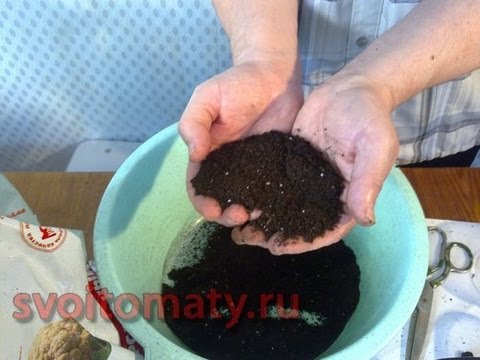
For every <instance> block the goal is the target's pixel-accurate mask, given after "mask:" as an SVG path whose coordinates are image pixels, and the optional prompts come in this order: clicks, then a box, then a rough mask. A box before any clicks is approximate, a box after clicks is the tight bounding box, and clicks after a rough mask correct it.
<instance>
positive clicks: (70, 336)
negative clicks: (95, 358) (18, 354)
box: [28, 319, 92, 360]
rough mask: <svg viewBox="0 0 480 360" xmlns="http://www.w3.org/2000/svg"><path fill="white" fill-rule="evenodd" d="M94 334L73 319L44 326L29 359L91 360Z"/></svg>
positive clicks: (36, 338)
mask: <svg viewBox="0 0 480 360" xmlns="http://www.w3.org/2000/svg"><path fill="white" fill-rule="evenodd" d="M91 338H92V335H90V333H89V332H88V331H87V330H85V329H84V328H83V327H82V326H81V325H80V324H79V323H78V322H76V321H75V320H73V319H65V320H61V321H57V322H54V323H51V324H47V325H45V326H43V327H42V328H41V329H40V331H39V332H38V333H37V336H35V340H34V341H33V345H32V347H31V349H30V352H29V354H28V359H29V360H90V359H91V358H92V357H91V347H90V343H91V340H92V339H91Z"/></svg>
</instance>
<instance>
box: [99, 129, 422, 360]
mask: <svg viewBox="0 0 480 360" xmlns="http://www.w3.org/2000/svg"><path fill="white" fill-rule="evenodd" d="M177 127H178V123H175V124H172V125H170V126H169V127H167V128H165V129H163V130H162V131H160V132H158V133H157V134H155V135H153V136H152V137H151V138H149V139H148V140H147V141H146V142H144V143H143V144H142V145H140V146H139V147H138V148H137V149H136V150H135V151H134V152H133V153H132V154H131V155H130V156H129V157H128V158H127V160H126V161H125V162H124V163H123V164H122V165H121V166H120V168H119V169H118V170H117V172H116V173H115V174H114V176H113V177H112V179H111V180H110V182H109V184H108V185H107V187H106V189H105V192H104V194H103V196H102V198H101V200H100V204H99V207H98V211H97V215H96V218H95V223H94V229H93V250H94V259H95V262H96V266H97V275H98V277H99V280H100V283H101V284H102V286H103V287H106V288H108V290H109V292H110V293H112V294H114V295H115V296H117V295H118V294H121V293H123V292H124V291H123V290H122V286H121V282H120V279H119V278H118V276H117V274H116V273H115V272H114V271H112V270H113V269H114V266H113V263H112V259H111V258H110V256H109V251H108V247H109V245H108V242H107V241H102V240H104V239H106V236H105V234H107V233H108V231H107V230H108V221H107V220H106V219H108V216H109V214H110V213H111V212H110V210H109V209H110V206H111V204H113V203H114V200H115V198H116V191H117V190H118V189H119V188H121V185H122V183H123V182H124V181H125V179H126V177H127V175H128V173H129V170H130V169H131V168H133V167H134V166H133V165H135V164H136V163H137V162H138V161H139V160H140V159H141V158H142V157H143V155H144V154H146V153H148V152H149V151H151V150H152V149H153V148H155V146H157V145H158V143H160V142H162V141H164V140H166V139H169V138H171V137H178V130H177ZM389 177H391V178H393V180H394V181H396V183H397V185H398V188H399V190H400V191H401V192H403V193H404V195H405V196H406V197H407V198H410V199H412V200H413V201H408V204H407V206H408V210H409V211H410V212H411V214H412V217H413V218H415V219H421V220H423V221H415V222H414V223H413V224H412V225H413V229H412V232H413V234H414V236H415V238H417V239H418V241H415V242H414V243H413V249H412V251H413V252H414V254H415V256H414V257H413V260H412V265H411V267H410V271H409V273H408V274H407V275H406V279H405V286H404V287H402V288H401V290H400V293H399V296H398V297H397V298H396V300H395V304H394V305H395V306H392V308H390V310H389V311H388V312H387V313H386V314H385V316H384V317H383V318H382V319H381V320H380V321H379V322H378V323H376V324H375V325H374V326H373V327H372V329H371V330H370V331H368V332H367V333H365V335H364V336H363V337H362V338H360V339H358V340H356V341H355V342H353V343H351V344H350V345H348V346H347V347H345V348H343V349H341V350H340V351H338V352H335V353H334V354H329V355H327V356H326V357H322V359H330V360H334V359H335V360H337V359H349V358H358V355H359V354H363V355H362V356H365V358H371V357H372V356H374V355H375V354H377V353H378V352H379V351H381V350H382V348H384V347H385V346H386V345H388V343H389V342H390V341H391V340H392V339H393V338H394V336H395V335H396V334H397V333H398V332H399V331H400V329H401V328H402V327H403V326H404V325H405V324H403V323H398V324H397V326H396V328H395V329H394V330H395V331H392V327H391V325H390V324H389V322H391V321H392V320H395V318H396V317H398V316H400V315H402V316H404V314H405V313H412V312H413V310H414V309H415V306H416V304H417V302H418V300H419V298H420V294H421V291H422V288H423V285H424V281H421V282H420V281H418V280H417V281H414V273H416V272H419V271H423V272H425V274H426V272H427V267H428V232H427V226H426V222H425V216H424V213H423V209H422V207H421V205H420V202H419V200H418V197H417V195H416V193H415V191H414V190H413V188H412V186H411V184H410V183H409V181H408V180H407V178H406V177H405V175H404V174H403V173H402V172H401V171H400V169H398V168H395V167H394V168H393V169H392V170H391V172H390V174H389ZM107 238H108V237H107ZM422 239H423V240H422ZM100 254H102V256H101V257H100ZM413 295H415V296H413ZM112 311H113V309H112ZM119 321H120V323H121V324H122V325H123V327H124V328H125V329H126V330H127V331H128V332H129V333H131V334H132V336H133V337H134V338H135V339H136V340H137V341H139V342H140V343H141V345H142V346H143V347H144V350H145V358H146V359H150V358H151V359H153V358H156V356H154V355H158V354H160V353H161V354H162V355H163V356H167V357H170V355H172V354H170V353H166V352H165V350H166V349H169V350H174V351H175V352H177V351H179V352H180V353H181V354H182V355H184V356H187V354H188V356H190V358H192V359H203V358H202V357H200V356H198V355H196V354H194V353H192V352H190V351H188V350H185V349H184V348H182V347H180V346H179V345H177V344H175V343H174V342H173V341H171V340H170V339H168V338H166V337H165V336H163V335H162V334H161V333H160V332H158V331H157V330H155V329H154V327H153V326H152V325H150V324H149V323H148V321H147V320H146V319H144V318H143V317H141V316H140V317H138V319H137V320H136V321H131V320H128V321H125V320H122V319H119ZM388 333H390V335H389V336H386V334H388ZM327 354H328V350H327Z"/></svg>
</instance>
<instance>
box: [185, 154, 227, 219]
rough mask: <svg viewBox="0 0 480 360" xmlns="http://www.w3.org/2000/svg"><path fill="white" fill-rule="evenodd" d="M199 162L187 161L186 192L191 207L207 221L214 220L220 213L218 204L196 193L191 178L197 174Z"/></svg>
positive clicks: (220, 209)
mask: <svg viewBox="0 0 480 360" xmlns="http://www.w3.org/2000/svg"><path fill="white" fill-rule="evenodd" d="M199 168H200V163H193V162H189V163H188V166H187V193H188V197H189V198H190V200H191V201H192V204H193V207H194V208H195V210H197V211H198V212H199V213H200V215H202V216H203V217H204V218H205V220H207V221H215V220H216V219H218V218H219V217H220V216H221V215H222V208H221V207H220V204H219V203H218V202H217V201H215V200H214V199H212V198H209V197H206V196H202V195H196V194H195V189H194V188H193V185H192V182H191V180H192V179H193V178H194V177H195V175H197V173H198V170H199Z"/></svg>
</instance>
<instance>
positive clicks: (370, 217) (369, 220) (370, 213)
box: [365, 207, 375, 226]
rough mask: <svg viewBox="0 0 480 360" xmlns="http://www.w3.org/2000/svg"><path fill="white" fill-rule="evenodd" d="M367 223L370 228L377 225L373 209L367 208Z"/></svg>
mask: <svg viewBox="0 0 480 360" xmlns="http://www.w3.org/2000/svg"><path fill="white" fill-rule="evenodd" d="M365 222H366V225H368V226H370V225H373V224H375V213H374V211H373V207H369V208H367V211H366V213H365Z"/></svg>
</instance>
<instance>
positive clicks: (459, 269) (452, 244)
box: [445, 242, 473, 273]
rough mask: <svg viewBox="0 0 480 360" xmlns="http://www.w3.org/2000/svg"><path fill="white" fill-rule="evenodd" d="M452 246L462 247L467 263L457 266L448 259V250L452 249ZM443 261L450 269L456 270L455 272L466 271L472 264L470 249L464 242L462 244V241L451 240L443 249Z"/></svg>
mask: <svg viewBox="0 0 480 360" xmlns="http://www.w3.org/2000/svg"><path fill="white" fill-rule="evenodd" d="M454 247H458V248H460V249H462V250H463V251H464V252H465V254H466V255H467V260H468V263H467V264H466V265H465V266H464V267H458V266H456V265H454V264H453V263H452V261H451V260H450V252H451V251H452V249H453V248H454ZM445 262H446V263H447V264H448V265H449V266H450V271H453V272H457V273H466V272H468V271H469V270H470V269H471V268H472V266H473V254H472V250H470V248H469V247H468V246H467V245H465V244H462V243H459V242H451V243H450V244H448V246H447V248H446V250H445Z"/></svg>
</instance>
